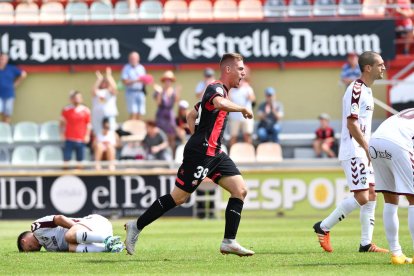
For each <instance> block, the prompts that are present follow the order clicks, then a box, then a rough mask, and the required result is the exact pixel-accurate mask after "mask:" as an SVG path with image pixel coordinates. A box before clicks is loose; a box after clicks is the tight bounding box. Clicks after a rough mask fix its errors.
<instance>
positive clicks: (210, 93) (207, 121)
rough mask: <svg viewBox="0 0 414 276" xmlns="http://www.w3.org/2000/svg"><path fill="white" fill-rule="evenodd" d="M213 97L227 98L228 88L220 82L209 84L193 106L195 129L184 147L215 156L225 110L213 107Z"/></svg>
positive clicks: (223, 126) (221, 137)
mask: <svg viewBox="0 0 414 276" xmlns="http://www.w3.org/2000/svg"><path fill="white" fill-rule="evenodd" d="M215 97H223V98H228V89H227V88H226V87H225V86H224V85H223V83H222V82H220V81H216V82H213V83H211V84H209V85H208V86H207V88H206V90H205V92H204V95H203V98H202V99H201V102H199V103H197V104H196V105H195V106H194V108H195V109H196V110H197V112H198V117H197V119H196V121H195V131H194V134H193V135H192V136H191V137H190V139H189V140H188V142H187V145H186V149H187V150H191V151H196V152H199V153H202V154H206V155H208V156H215V155H217V154H219V153H220V152H221V142H222V139H223V133H224V130H225V128H226V124H227V115H228V112H227V111H223V110H218V109H216V108H215V107H214V104H213V99H214V98H215Z"/></svg>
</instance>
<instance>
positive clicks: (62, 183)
mask: <svg viewBox="0 0 414 276" xmlns="http://www.w3.org/2000/svg"><path fill="white" fill-rule="evenodd" d="M87 194H88V193H87V190H86V187H85V184H84V183H83V181H82V180H81V179H80V178H79V177H77V176H73V175H64V176H61V177H59V178H57V179H56V180H55V182H53V184H52V188H51V189H50V200H51V201H52V204H53V206H54V207H55V208H56V209H57V210H58V211H59V212H61V213H63V214H74V213H76V212H78V211H80V210H81V209H82V208H83V206H84V205H85V203H86V199H87Z"/></svg>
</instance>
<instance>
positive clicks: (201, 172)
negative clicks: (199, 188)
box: [194, 166, 208, 180]
mask: <svg viewBox="0 0 414 276" xmlns="http://www.w3.org/2000/svg"><path fill="white" fill-rule="evenodd" d="M207 173H208V168H205V169H204V168H203V167H202V166H198V167H197V169H196V172H195V173H194V177H195V178H196V179H201V180H203V179H204V178H206V176H207Z"/></svg>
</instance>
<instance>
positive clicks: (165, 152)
mask: <svg viewBox="0 0 414 276" xmlns="http://www.w3.org/2000/svg"><path fill="white" fill-rule="evenodd" d="M142 145H143V146H144V149H145V150H146V152H147V159H148V160H172V155H171V150H170V148H169V145H168V139H167V135H165V133H164V132H163V131H162V130H161V129H159V128H158V127H157V124H156V123H155V122H154V121H148V122H147V135H145V138H144V140H143V141H142Z"/></svg>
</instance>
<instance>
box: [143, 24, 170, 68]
mask: <svg viewBox="0 0 414 276" xmlns="http://www.w3.org/2000/svg"><path fill="white" fill-rule="evenodd" d="M142 41H143V42H144V44H145V45H147V46H148V47H150V48H151V50H150V53H149V55H148V61H152V60H154V59H155V58H156V57H158V56H163V57H164V58H165V59H166V60H168V61H171V60H172V57H171V53H170V50H169V48H170V47H171V45H173V44H174V43H175V42H176V41H177V39H175V38H165V37H164V32H163V31H162V29H161V28H157V31H156V32H155V37H154V38H144V39H143V40H142Z"/></svg>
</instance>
